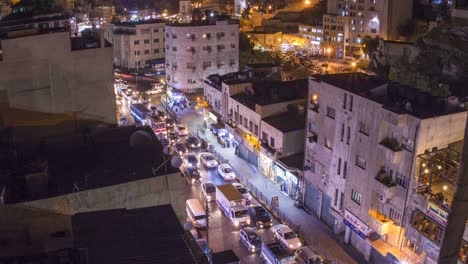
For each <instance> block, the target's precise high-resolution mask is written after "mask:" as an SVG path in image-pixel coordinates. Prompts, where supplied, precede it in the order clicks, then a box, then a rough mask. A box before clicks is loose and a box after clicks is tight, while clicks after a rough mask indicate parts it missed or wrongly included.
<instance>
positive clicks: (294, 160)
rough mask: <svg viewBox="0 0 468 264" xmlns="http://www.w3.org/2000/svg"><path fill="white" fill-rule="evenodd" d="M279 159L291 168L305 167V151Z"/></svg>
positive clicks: (300, 168)
mask: <svg viewBox="0 0 468 264" xmlns="http://www.w3.org/2000/svg"><path fill="white" fill-rule="evenodd" d="M278 160H279V161H280V162H281V163H282V164H284V165H286V166H287V167H288V168H291V169H293V168H296V169H299V170H302V168H303V167H304V153H298V154H294V155H291V156H287V157H284V158H279V159H278Z"/></svg>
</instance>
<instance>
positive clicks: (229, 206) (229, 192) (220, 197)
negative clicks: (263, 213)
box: [216, 183, 250, 227]
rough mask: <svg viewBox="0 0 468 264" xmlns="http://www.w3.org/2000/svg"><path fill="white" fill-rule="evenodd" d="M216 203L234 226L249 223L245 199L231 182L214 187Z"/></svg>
mask: <svg viewBox="0 0 468 264" xmlns="http://www.w3.org/2000/svg"><path fill="white" fill-rule="evenodd" d="M216 203H217V204H218V206H219V209H221V211H222V212H223V213H224V214H225V215H226V216H227V217H228V218H229V220H231V222H232V223H233V224H234V225H235V226H236V227H238V226H242V225H250V217H249V213H248V210H247V207H246V200H245V198H244V196H242V194H241V193H240V192H239V191H238V190H237V188H236V187H234V186H233V185H232V184H230V183H228V184H223V185H219V186H217V187H216Z"/></svg>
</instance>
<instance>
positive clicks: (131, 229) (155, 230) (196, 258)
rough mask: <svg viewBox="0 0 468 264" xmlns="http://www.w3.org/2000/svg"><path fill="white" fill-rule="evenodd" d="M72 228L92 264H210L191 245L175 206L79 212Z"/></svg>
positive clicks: (77, 243)
mask: <svg viewBox="0 0 468 264" xmlns="http://www.w3.org/2000/svg"><path fill="white" fill-rule="evenodd" d="M72 226H73V235H74V241H75V247H76V248H84V249H86V250H87V253H88V254H87V260H88V262H87V263H88V264H102V263H114V264H131V263H139V264H154V263H168V264H191V263H193V264H197V263H207V262H205V261H206V259H205V258H204V257H203V255H202V254H197V253H200V252H201V251H200V252H196V251H197V250H198V249H196V248H192V247H190V246H189V244H190V243H189V240H190V237H189V236H186V235H185V231H184V229H183V228H182V226H181V224H180V222H179V220H178V218H177V216H176V214H175V212H174V210H173V208H172V207H171V205H161V206H155V207H146V208H138V209H131V210H127V209H115V210H105V211H96V212H89V213H79V214H76V215H74V216H73V217H72ZM195 245H196V244H195ZM194 251H195V252H194Z"/></svg>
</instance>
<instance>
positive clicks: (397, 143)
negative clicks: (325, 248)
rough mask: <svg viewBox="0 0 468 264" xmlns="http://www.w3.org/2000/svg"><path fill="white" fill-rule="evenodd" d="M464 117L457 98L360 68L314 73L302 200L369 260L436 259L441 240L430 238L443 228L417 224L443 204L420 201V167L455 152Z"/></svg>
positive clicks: (414, 260) (422, 260) (429, 261)
mask: <svg viewBox="0 0 468 264" xmlns="http://www.w3.org/2000/svg"><path fill="white" fill-rule="evenodd" d="M405 91H412V93H413V95H414V96H412V97H409V96H408V93H407V92H405ZM466 117H467V115H466V112H464V111H463V110H462V109H460V108H458V105H457V104H456V103H451V102H445V101H443V99H441V98H436V97H431V96H429V95H427V94H423V93H420V92H419V93H418V92H417V91H416V90H415V89H414V88H411V87H406V86H401V85H399V84H393V83H386V82H384V81H381V80H379V79H376V78H375V77H370V76H367V75H364V74H361V73H351V74H336V75H327V76H317V77H311V78H310V80H309V108H308V117H307V132H306V135H307V136H306V151H305V161H304V165H305V169H304V170H305V172H304V177H305V182H306V183H305V189H304V192H305V195H304V197H305V198H304V204H305V205H306V207H307V208H309V209H310V210H311V211H313V212H314V213H315V214H316V215H317V216H318V217H319V218H320V219H322V221H324V222H325V223H327V224H328V225H329V226H330V227H331V228H333V229H334V231H335V233H341V232H343V231H344V239H345V242H346V243H349V244H351V245H352V246H353V247H355V248H356V249H357V250H358V251H360V252H361V253H363V254H364V256H365V257H366V259H367V260H369V262H370V263H392V261H396V260H398V261H400V262H401V261H404V260H407V261H408V260H409V261H410V263H436V262H433V261H437V258H438V255H436V254H435V253H434V251H435V249H437V248H438V246H437V243H433V241H432V242H431V241H428V240H427V238H428V237H429V238H435V236H434V234H435V233H437V232H436V231H434V232H433V233H431V234H430V235H426V236H424V235H421V233H419V232H418V231H414V227H411V226H412V225H413V226H414V224H413V223H414V221H413V219H414V218H415V217H417V219H422V220H421V221H420V222H423V221H424V220H425V219H426V218H430V217H433V216H430V210H428V208H429V207H430V206H440V204H439V205H430V204H429V203H428V199H429V198H418V197H419V196H418V195H417V194H416V193H417V192H420V191H421V190H422V189H423V187H421V186H420V185H421V182H423V181H422V180H421V177H420V176H418V175H419V173H418V164H420V163H421V162H420V161H419V160H420V159H421V155H423V154H424V153H428V154H427V155H431V154H430V153H431V152H432V151H438V150H442V149H446V148H451V149H452V148H453V149H455V148H456V147H455V146H456V143H457V142H459V141H460V140H462V139H463V135H464V130H465V123H466ZM455 152H456V150H454V152H453V153H455ZM423 171H424V170H423ZM416 177H419V178H418V179H416ZM425 179H427V177H426V178H425ZM363 183H367V184H363ZM437 183H438V184H439V185H440V181H439V182H437ZM428 184H429V183H428ZM438 187H439V189H438V190H437V191H438V192H440V191H443V192H444V194H445V197H447V198H449V197H453V195H452V196H450V195H449V193H450V191H451V189H450V188H447V187H445V189H444V188H442V187H441V186H438ZM440 188H442V189H440ZM435 189H436V187H434V188H433V191H435ZM423 197H424V195H423ZM426 197H429V196H426ZM420 199H423V200H424V201H425V202H421V201H420ZM449 201H450V198H449ZM422 207H424V208H422ZM437 208H439V209H438V210H439V212H442V211H443V208H442V209H440V207H437ZM414 215H416V216H414ZM442 215H444V214H443V213H442ZM418 217H419V218H418ZM430 221H432V222H434V221H436V220H427V222H428V223H429V222H430ZM432 222H430V223H432ZM424 223H426V222H424ZM418 224H419V222H418ZM434 229H435V230H436V228H434ZM440 231H442V232H440ZM437 234H438V235H439V236H440V237H439V239H441V238H442V237H443V235H442V234H443V230H442V228H440V229H439V232H438V233H437ZM460 239H461V237H460ZM408 245H409V246H408ZM416 249H417V250H416ZM431 251H432V252H431ZM423 252H424V253H423Z"/></svg>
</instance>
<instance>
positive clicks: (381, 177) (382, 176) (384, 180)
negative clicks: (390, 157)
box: [375, 169, 397, 188]
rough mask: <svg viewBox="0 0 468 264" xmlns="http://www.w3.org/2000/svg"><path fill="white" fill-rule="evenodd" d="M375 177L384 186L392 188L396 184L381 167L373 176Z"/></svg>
mask: <svg viewBox="0 0 468 264" xmlns="http://www.w3.org/2000/svg"><path fill="white" fill-rule="evenodd" d="M375 179H376V180H377V181H378V182H380V183H381V184H383V185H384V186H386V187H388V188H392V187H395V186H397V184H396V183H395V182H394V181H393V179H392V177H390V176H389V175H388V174H387V172H386V171H385V170H383V169H381V170H380V171H379V172H378V173H377V176H375Z"/></svg>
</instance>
